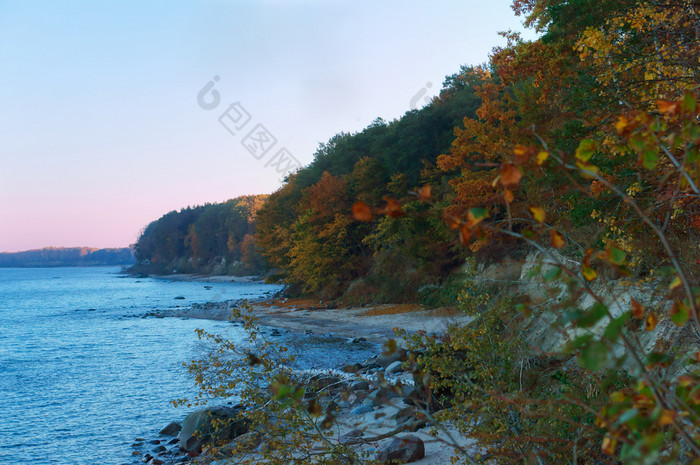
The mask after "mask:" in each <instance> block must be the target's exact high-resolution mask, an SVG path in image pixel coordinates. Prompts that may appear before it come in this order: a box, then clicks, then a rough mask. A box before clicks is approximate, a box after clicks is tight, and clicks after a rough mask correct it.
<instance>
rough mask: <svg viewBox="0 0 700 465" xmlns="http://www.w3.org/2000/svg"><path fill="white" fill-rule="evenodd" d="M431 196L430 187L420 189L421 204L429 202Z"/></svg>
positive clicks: (419, 198)
mask: <svg viewBox="0 0 700 465" xmlns="http://www.w3.org/2000/svg"><path fill="white" fill-rule="evenodd" d="M430 196H431V189H430V186H429V185H425V186H423V187H421V188H420V189H418V200H420V201H421V202H428V201H429V200H430Z"/></svg>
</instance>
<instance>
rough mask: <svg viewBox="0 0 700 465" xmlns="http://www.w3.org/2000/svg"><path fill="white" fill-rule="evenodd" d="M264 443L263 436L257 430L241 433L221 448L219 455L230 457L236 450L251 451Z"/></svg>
mask: <svg viewBox="0 0 700 465" xmlns="http://www.w3.org/2000/svg"><path fill="white" fill-rule="evenodd" d="M261 443H262V436H261V435H260V433H258V432H256V431H251V432H249V433H245V434H241V435H240V436H238V437H237V438H235V439H234V440H233V441H231V442H229V443H228V444H226V445H225V446H224V447H222V448H221V449H220V450H219V455H221V456H224V457H229V456H231V455H232V454H233V451H234V450H238V451H239V452H240V451H251V450H253V449H255V448H256V447H258V446H259V445H260V444H261Z"/></svg>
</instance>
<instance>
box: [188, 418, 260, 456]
mask: <svg viewBox="0 0 700 465" xmlns="http://www.w3.org/2000/svg"><path fill="white" fill-rule="evenodd" d="M241 410H242V408H241V407H240V406H237V407H225V406H220V407H211V408H205V409H202V410H197V411H195V412H192V413H190V414H189V415H187V416H186V417H185V420H184V421H183V422H182V430H181V431H180V449H182V450H184V451H185V452H188V453H197V454H198V453H200V452H201V450H202V446H203V445H204V444H208V443H215V444H221V443H223V442H227V441H230V440H232V439H234V438H236V437H238V436H240V435H241V434H245V433H247V432H248V421H247V420H246V419H244V418H240V415H239V413H240V412H241ZM214 423H217V425H218V426H217V427H214Z"/></svg>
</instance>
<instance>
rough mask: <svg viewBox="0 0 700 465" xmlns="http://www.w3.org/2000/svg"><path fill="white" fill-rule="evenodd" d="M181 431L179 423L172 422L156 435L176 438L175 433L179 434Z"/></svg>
mask: <svg viewBox="0 0 700 465" xmlns="http://www.w3.org/2000/svg"><path fill="white" fill-rule="evenodd" d="M181 429H182V426H180V424H179V423H176V422H172V423H170V424H169V425H168V426H166V427H165V428H163V429H162V430H160V433H158V434H162V435H163V436H177V433H179V432H180V430H181Z"/></svg>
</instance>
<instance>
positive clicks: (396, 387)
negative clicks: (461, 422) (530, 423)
mask: <svg viewBox="0 0 700 465" xmlns="http://www.w3.org/2000/svg"><path fill="white" fill-rule="evenodd" d="M410 358H411V357H410V354H409V353H407V352H406V351H405V350H402V349H400V350H397V351H395V352H394V353H392V354H388V355H387V354H380V355H377V356H374V357H371V358H370V359H368V360H366V361H364V362H363V363H357V364H353V365H349V366H346V367H343V370H328V371H327V372H320V373H314V374H309V375H308V377H307V379H306V384H307V385H308V386H309V387H310V390H313V391H316V392H317V391H318V389H321V390H323V391H325V393H326V394H327V395H328V397H327V401H326V403H327V404H328V403H332V404H333V405H334V407H335V410H336V411H335V415H336V419H335V422H336V423H335V425H334V428H333V430H334V434H333V436H332V437H331V438H330V440H331V441H332V442H335V443H337V444H342V445H345V446H348V447H352V448H353V449H355V450H356V451H358V452H366V453H368V454H369V456H370V457H372V458H374V459H375V460H377V461H378V462H379V463H383V464H391V463H415V464H418V465H420V464H436V465H440V464H448V463H450V456H451V455H452V448H451V447H449V446H448V445H446V444H444V442H443V441H445V440H447V435H446V434H440V433H438V434H437V435H436V434H434V433H431V429H432V426H433V422H432V420H431V417H430V413H431V412H434V411H436V410H439V409H440V406H435V405H432V406H428V403H427V399H426V398H425V396H424V395H423V390H422V389H421V388H420V387H419V386H417V385H416V383H415V382H414V380H413V376H412V374H411V373H409V372H405V371H404V367H406V366H407V365H410V361H409V360H410ZM247 408H248V407H247V406H244V405H241V404H237V405H220V406H215V407H209V408H204V409H200V410H196V411H194V412H191V413H190V414H188V415H187V416H186V417H185V419H184V421H183V422H182V423H176V422H173V423H170V424H169V425H167V426H165V427H164V428H163V429H162V430H161V431H160V432H159V434H158V435H157V437H154V438H149V439H146V438H136V439H135V440H134V443H133V445H132V447H133V456H134V458H135V459H137V460H136V461H135V463H139V462H142V463H147V464H149V465H173V464H181V463H192V464H210V465H223V464H225V463H229V462H228V459H230V458H232V455H231V454H232V450H233V449H234V448H237V446H239V445H240V444H245V445H246V447H245V449H246V450H247V451H248V452H247V453H246V457H247V458H252V459H255V458H257V457H258V456H260V452H261V451H262V450H264V448H265V440H266V438H265V434H264V432H260V431H253V430H251V429H250V428H249V425H248V423H247V421H246V420H244V419H242V418H241V415H240V414H241V413H245V410H246V409H247ZM222 424H224V425H226V426H224V427H222V426H221V425H222ZM449 432H450V431H449V430H448V431H446V433H447V434H449ZM214 444H217V445H218V447H213V445H214ZM459 445H460V447H467V446H468V445H467V444H464V443H459ZM397 461H398V462H397ZM260 463H264V462H262V461H261V462H260Z"/></svg>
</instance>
